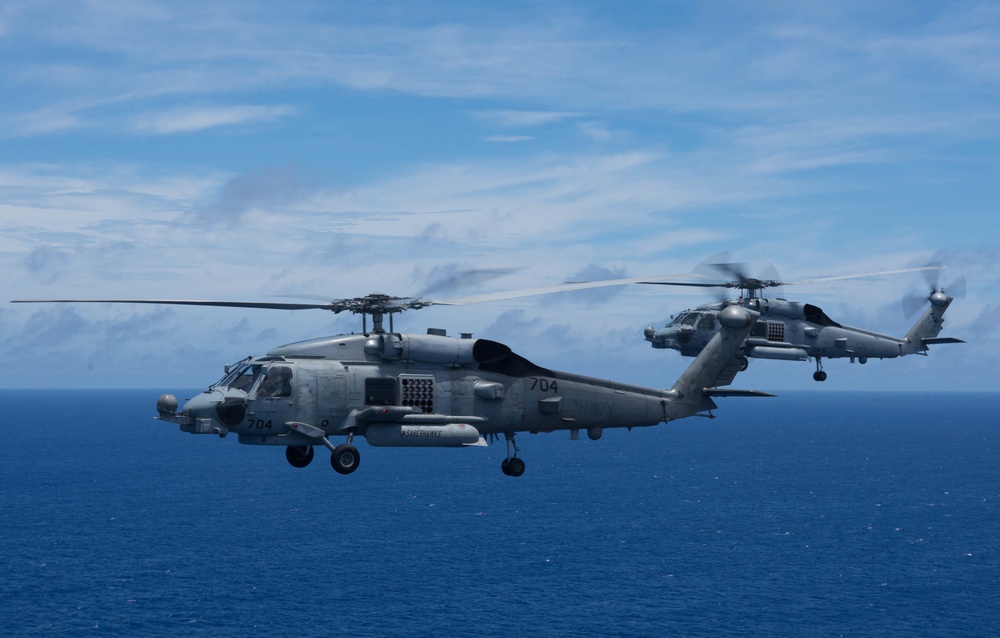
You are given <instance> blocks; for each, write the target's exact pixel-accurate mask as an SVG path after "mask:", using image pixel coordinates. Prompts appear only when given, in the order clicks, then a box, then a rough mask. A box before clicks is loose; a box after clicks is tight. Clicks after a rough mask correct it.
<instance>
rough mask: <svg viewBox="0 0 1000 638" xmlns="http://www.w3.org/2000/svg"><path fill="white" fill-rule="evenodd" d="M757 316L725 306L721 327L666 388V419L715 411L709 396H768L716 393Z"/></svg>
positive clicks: (721, 314) (713, 403)
mask: <svg viewBox="0 0 1000 638" xmlns="http://www.w3.org/2000/svg"><path fill="white" fill-rule="evenodd" d="M759 316H760V313H757V312H754V311H753V310H749V309H747V308H743V307H742V306H729V307H727V308H726V309H725V310H723V311H722V312H721V313H720V314H719V323H720V324H721V325H722V328H721V329H720V330H719V332H717V333H715V336H714V337H712V340H711V341H709V342H708V345H706V346H705V347H704V348H703V349H702V351H701V352H700V353H699V354H698V356H697V357H695V359H694V361H692V362H691V365H689V366H688V367H687V369H686V370H685V371H684V372H683V374H681V376H680V378H679V379H677V382H676V383H674V385H673V387H672V388H671V389H670V392H671V394H672V395H673V397H674V398H673V399H672V400H671V401H670V403H668V404H667V408H666V414H667V417H668V418H669V419H680V418H682V417H686V416H691V415H692V414H696V413H698V412H704V411H706V410H712V409H715V408H716V407H717V406H716V405H715V402H714V401H712V399H711V397H712V396H713V395H714V396H724V395H726V394H729V395H742V396H748V395H752V396H771V395H768V394H766V393H763V392H741V391H735V390H730V391H719V390H716V389H715V386H716V385H719V382H720V379H721V378H722V377H723V376H724V375H726V376H727V377H728V376H730V375H729V374H726V373H727V368H728V367H730V366H731V365H732V364H733V363H734V361H735V360H736V358H737V357H738V356H739V355H740V349H741V348H742V346H743V340H744V339H746V338H747V336H749V334H750V331H751V330H752V329H753V326H754V324H755V323H757V318H758V317H759Z"/></svg>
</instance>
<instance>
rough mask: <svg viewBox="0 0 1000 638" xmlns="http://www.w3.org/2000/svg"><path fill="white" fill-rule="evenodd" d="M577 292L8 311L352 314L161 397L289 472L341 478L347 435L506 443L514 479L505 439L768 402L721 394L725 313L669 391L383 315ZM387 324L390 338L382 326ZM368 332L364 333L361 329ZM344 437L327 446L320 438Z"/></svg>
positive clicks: (745, 332)
mask: <svg viewBox="0 0 1000 638" xmlns="http://www.w3.org/2000/svg"><path fill="white" fill-rule="evenodd" d="M597 285H604V284H577V285H573V286H557V287H553V288H547V289H534V290H532V291H520V292H517V293H501V294H492V295H483V296H479V297H466V298H462V299H453V300H449V301H429V300H423V299H417V298H414V299H411V298H399V297H392V296H388V295H383V294H378V293H376V294H371V295H367V296H364V297H358V298H352V299H340V300H334V301H331V302H329V303H258V302H234V301H196V300H125V299H108V300H72V299H64V300H48V301H41V300H30V301H27V300H22V301H16V302H14V303H143V304H173V305H194V306H224V307H237V308H267V309H280V310H303V309H321V310H329V311H332V312H334V313H340V312H344V311H348V312H351V313H354V314H360V315H362V317H363V332H362V333H361V334H350V335H340V336H334V337H325V338H319V339H311V340H308V341H302V342H298V343H291V344H287V345H283V346H279V347H277V348H274V349H272V350H271V351H270V352H268V353H267V354H266V355H264V356H259V357H248V358H247V359H244V360H242V361H239V362H237V363H235V364H233V365H229V366H226V368H225V375H224V376H223V377H222V378H221V379H220V380H218V381H216V382H215V383H213V384H211V385H210V386H209V387H208V389H207V390H205V391H204V392H202V393H201V394H199V395H197V396H195V397H193V398H191V399H189V400H188V401H187V402H186V403H185V404H184V406H183V407H182V408H180V409H178V408H179V404H178V401H177V399H176V397H174V396H173V395H170V394H164V395H162V396H160V397H159V399H158V400H157V403H156V410H157V413H158V417H157V418H158V419H159V420H161V421H167V422H170V423H176V424H178V425H179V426H180V429H181V431H183V432H190V433H192V434H215V435H217V436H220V437H225V436H226V435H227V434H230V433H232V434H236V435H237V438H238V440H239V442H240V443H244V444H248V445H271V446H282V447H284V448H285V457H286V459H287V460H288V462H289V463H290V464H291V465H293V466H295V467H305V466H307V465H309V463H310V462H311V461H312V460H313V456H314V454H315V447H316V446H318V445H322V446H324V447H326V448H328V449H329V450H330V452H331V458H330V463H331V465H332V466H333V469H334V470H335V471H337V472H338V473H340V474H350V473H352V472H354V471H355V470H356V469H358V466H359V464H360V461H361V455H360V453H359V452H358V449H357V447H355V446H354V440H355V438H356V437H364V439H365V440H366V441H367V442H368V443H369V444H370V445H372V446H397V447H470V446H481V445H486V444H487V443H486V439H487V438H489V439H490V440H496V439H497V438H498V437H499V436H500V435H502V436H503V437H504V438H505V439H506V443H507V455H506V458H505V459H504V460H503V462H502V464H501V470H502V471H503V473H504V474H506V475H508V476H521V475H522V474H523V473H524V470H525V463H524V461H523V460H522V459H521V457H520V456H519V453H520V449H519V447H518V445H517V442H516V440H515V436H516V435H517V434H518V433H522V432H530V433H537V432H554V431H556V430H563V431H568V432H569V434H570V439H572V440H576V439H578V438H579V432H580V430H585V431H586V432H587V435H588V437H589V438H590V439H592V440H597V439H599V438H601V435H602V433H603V430H604V429H605V428H629V429H631V428H633V427H644V426H653V425H657V424H659V423H665V422H669V421H673V420H676V419H681V418H684V417H688V416H693V415H702V416H708V417H713V416H714V415H713V414H712V410H714V409H716V408H717V406H716V404H715V402H714V401H713V398H714V397H722V396H773V395H770V394H767V393H764V392H758V391H741V390H729V389H720V386H725V385H728V384H729V383H731V382H732V380H733V378H734V377H735V376H736V373H737V369H736V367H735V366H734V365H733V361H735V360H736V357H737V354H738V352H739V351H740V349H741V348H742V344H743V342H744V340H745V339H746V338H747V337H748V336H749V335H750V333H751V331H752V330H753V328H754V325H755V324H756V321H757V317H758V316H759V314H758V313H757V312H756V311H754V310H752V309H750V308H746V307H741V306H730V307H727V308H724V309H722V310H720V311H719V312H718V313H717V323H718V330H716V332H715V334H714V335H713V336H712V338H711V339H709V340H708V341H707V343H705V344H704V347H703V348H701V351H700V352H699V353H698V355H697V356H696V357H695V360H694V361H693V362H692V363H691V365H690V366H688V368H687V369H686V370H685V371H684V372H683V374H681V376H680V378H678V379H677V381H676V382H675V383H674V384H673V385H672V386H671V387H670V389H658V388H650V387H642V386H637V385H631V384H625V383H617V382H615V381H609V380H604V379H595V378H591V377H585V376H581V375H577V374H572V373H568V372H559V371H556V370H550V369H547V368H543V367H540V366H538V365H535V364H534V363H532V362H530V361H528V360H527V359H525V358H524V357H522V356H520V355H518V354H516V353H514V352H513V351H512V350H511V348H510V347H508V346H506V345H504V344H502V343H499V342H496V341H491V340H488V339H473V338H472V337H471V335H467V334H466V335H462V337H461V338H453V337H449V336H447V335H446V334H445V332H444V331H442V330H437V329H430V330H428V331H427V334H401V333H397V332H395V331H394V330H393V327H392V317H393V315H394V314H395V313H399V312H403V311H405V310H412V309H417V308H422V307H426V306H430V305H462V304H466V303H482V302H484V301H492V300H497V299H504V298H513V297H517V296H527V295H528V294H544V293H547V292H558V291H564V290H574V289H576V290H578V289H581V288H588V287H594V286H597ZM387 316H388V319H389V329H388V330H385V327H384V324H385V318H386V317H387ZM369 318H370V319H371V322H372V328H371V330H369V329H368V319H369ZM333 437H344V438H345V441H344V442H343V443H340V444H338V445H335V444H334V443H333V442H332V441H331V438H333Z"/></svg>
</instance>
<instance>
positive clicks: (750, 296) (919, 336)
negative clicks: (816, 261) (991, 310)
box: [640, 263, 965, 381]
mask: <svg viewBox="0 0 1000 638" xmlns="http://www.w3.org/2000/svg"><path fill="white" fill-rule="evenodd" d="M707 265H708V266H710V267H712V268H714V269H715V270H718V271H720V272H721V273H723V274H724V276H727V277H730V279H727V280H725V281H715V282H679V281H643V282H640V283H645V284H656V285H667V286H694V287H702V288H730V289H738V290H739V291H740V297H739V298H738V299H736V300H732V299H728V300H727V299H723V300H722V301H719V302H717V303H710V304H705V305H701V306H698V307H697V308H695V309H693V310H685V311H683V312H681V313H679V314H677V315H675V316H673V318H672V320H671V321H670V323H668V324H667V325H666V326H665V327H663V328H660V329H658V330H657V329H655V328H653V327H649V328H646V329H645V330H644V332H643V334H644V336H645V338H646V341H649V342H650V343H651V344H652V346H653V347H654V348H660V349H667V348H669V349H672V350H677V351H679V352H680V353H681V354H682V355H684V356H689V357H693V356H697V355H699V353H700V352H701V351H702V348H704V347H705V346H706V345H707V344H708V343H709V342H710V341H711V339H712V337H713V336H714V335H715V333H716V332H717V331H718V330H719V314H720V313H721V312H723V311H725V310H726V309H727V308H732V307H741V308H745V309H747V310H751V311H753V312H756V313H759V314H760V319H759V320H758V321H757V322H756V323H755V324H754V326H753V329H752V330H751V331H750V334H749V335H748V336H747V338H746V340H745V341H744V342H743V344H742V346H741V348H740V349H739V352H738V354H737V357H738V362H739V369H740V370H741V371H742V370H746V368H747V366H748V365H749V359H750V358H757V359H778V360H784V361H808V360H809V359H813V360H815V362H816V371H815V372H814V373H813V379H815V380H816V381H825V380H826V378H827V374H826V371H825V370H823V359H838V358H849V359H850V361H851V363H854V362H855V361H857V362H858V363H862V364H863V363H867V362H868V360H869V359H892V358H895V357H902V356H906V355H911V354H923V355H926V354H927V351H928V346H931V345H939V344H946V343H964V341H962V340H961V339H955V338H953V337H938V335H939V334H940V333H941V328H942V326H943V325H944V313H945V311H946V310H947V309H948V307H949V306H950V305H951V302H952V301H954V299H955V298H956V297H960V296H962V295H963V294H964V290H965V283H964V280H962V279H959V280H957V281H956V282H955V283H954V284H953V285H951V286H949V287H948V291H949V293H950V294H949V293H946V292H945V288H944V287H942V286H940V285H939V282H938V280H937V276H938V274H939V273H940V270H941V266H940V265H930V266H925V267H922V268H906V269H900V270H887V271H882V272H875V273H865V274H857V275H841V276H836V277H821V278H818V279H809V280H802V281H778V280H777V279H758V278H753V277H748V276H747V275H746V274H745V267H744V266H743V265H742V264H730V263H714V264H707ZM699 268H701V267H699ZM696 270H698V269H696ZM918 271H920V272H923V273H925V274H926V275H929V277H928V287H929V288H930V293H926V294H923V295H919V296H916V297H914V296H909V297H904V309H906V310H908V314H912V312H913V311H914V309H917V310H919V308H920V307H922V306H923V305H924V304H925V303H929V305H928V306H927V308H926V309H925V311H924V313H923V314H922V315H921V316H920V318H919V319H918V320H917V322H916V323H915V324H914V325H913V327H912V328H910V330H909V332H907V333H906V336H904V337H902V338H898V337H893V336H890V335H884V334H879V333H877V332H871V331H869V330H862V329H860V328H852V327H849V326H845V325H841V324H839V323H837V322H836V321H834V320H833V319H831V318H830V317H828V316H827V314H826V313H825V312H823V310H822V309H821V308H819V307H818V306H815V305H813V304H809V303H799V302H795V301H788V300H786V299H782V298H775V299H769V298H765V297H764V296H763V292H762V291H764V290H766V289H767V288H776V287H779V286H787V285H796V284H812V283H822V282H829V281H838V280H843V279H856V278H862V277H873V276H880V275H894V274H899V273H906V272H918Z"/></svg>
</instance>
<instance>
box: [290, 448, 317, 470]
mask: <svg viewBox="0 0 1000 638" xmlns="http://www.w3.org/2000/svg"><path fill="white" fill-rule="evenodd" d="M315 455H316V451H315V450H313V447H312V446H311V445H289V446H288V447H286V448H285V458H286V459H288V462H289V463H290V464H291V465H292V467H305V466H307V465H309V464H310V463H312V460H313V456H315Z"/></svg>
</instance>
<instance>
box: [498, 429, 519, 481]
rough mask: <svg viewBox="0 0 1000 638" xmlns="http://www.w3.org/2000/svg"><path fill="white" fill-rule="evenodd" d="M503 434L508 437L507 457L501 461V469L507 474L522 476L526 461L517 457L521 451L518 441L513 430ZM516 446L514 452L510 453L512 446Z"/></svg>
mask: <svg viewBox="0 0 1000 638" xmlns="http://www.w3.org/2000/svg"><path fill="white" fill-rule="evenodd" d="M503 436H504V438H505V439H507V458H505V459H504V460H503V462H502V463H500V471H501V472H503V473H504V474H506V475H507V476H521V475H522V474H524V461H522V460H521V459H519V458H518V457H517V455H518V453H519V452H520V451H521V449H520V448H518V447H517V441H516V440H514V433H513V432H504V433H503ZM511 447H513V448H514V453H513V454H511V453H510V448H511Z"/></svg>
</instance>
